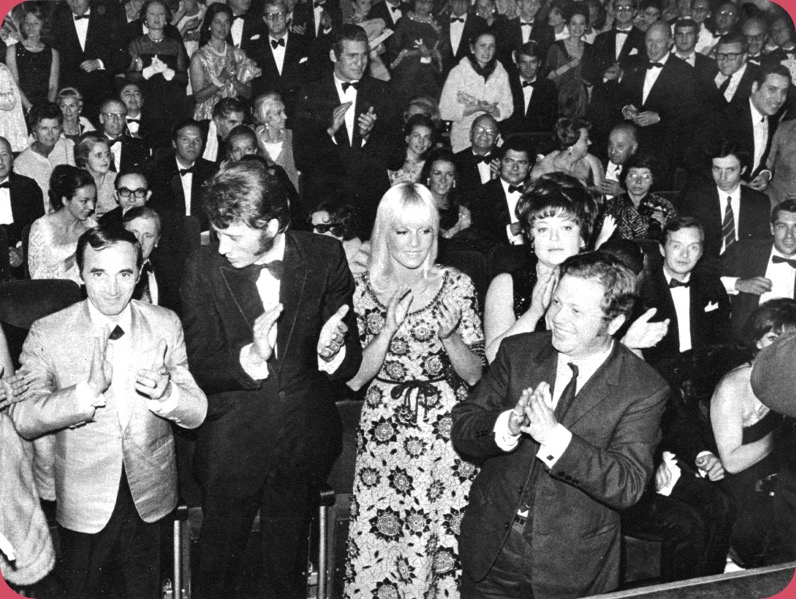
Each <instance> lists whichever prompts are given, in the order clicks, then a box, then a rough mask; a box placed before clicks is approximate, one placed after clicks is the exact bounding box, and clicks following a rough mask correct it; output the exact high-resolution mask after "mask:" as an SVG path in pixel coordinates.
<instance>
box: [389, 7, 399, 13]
mask: <svg viewBox="0 0 796 599" xmlns="http://www.w3.org/2000/svg"><path fill="white" fill-rule="evenodd" d="M390 11H391V12H401V7H400V6H391V7H390Z"/></svg>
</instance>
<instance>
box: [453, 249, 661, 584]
mask: <svg viewBox="0 0 796 599" xmlns="http://www.w3.org/2000/svg"><path fill="white" fill-rule="evenodd" d="M635 292H636V281H635V277H634V276H633V274H632V273H631V272H630V270H629V269H627V268H626V267H624V266H622V265H621V264H620V263H619V262H618V261H617V260H615V259H614V258H612V257H609V256H606V255H603V254H600V253H598V252H592V253H587V254H580V255H577V256H573V257H572V258H569V259H568V260H567V261H566V262H564V264H563V265H562V266H561V280H560V281H559V283H558V285H557V287H556V288H555V290H554V291H553V294H552V301H551V303H550V309H549V311H548V313H547V322H548V323H549V326H550V328H551V331H550V332H545V333H528V334H521V335H516V336H514V337H508V338H506V339H504V340H503V342H502V344H501V346H500V349H499V350H498V354H497V357H496V358H495V361H494V362H493V363H492V365H491V368H490V372H489V373H488V374H487V375H486V376H485V377H484V378H483V379H482V380H481V382H480V383H479V385H478V387H477V388H476V389H475V391H474V392H473V393H472V394H471V395H470V397H469V398H468V399H467V401H464V402H462V403H459V404H458V405H456V406H455V407H454V408H453V414H452V416H453V427H452V430H451V438H452V440H453V443H454V445H455V447H456V449H457V450H458V451H459V452H461V453H462V455H467V456H471V457H473V458H477V459H479V460H481V461H482V467H481V471H480V472H479V474H478V476H477V477H476V479H475V481H474V482H473V486H472V488H471V489H470V503H469V505H468V506H467V510H466V511H465V514H464V519H463V520H462V523H461V538H460V541H459V551H460V555H461V559H462V566H463V567H464V574H463V577H462V598H463V599H473V598H476V597H478V598H480V597H582V596H585V595H592V594H599V593H603V592H607V591H611V590H613V589H615V588H616V587H617V586H618V584H619V562H620V544H621V533H620V526H619V510H622V509H626V508H628V507H630V506H632V505H633V504H635V503H636V502H637V501H638V500H639V499H640V498H641V495H642V493H643V491H644V487H645V485H646V483H647V481H648V480H649V478H650V475H651V474H652V469H653V453H654V451H655V447H656V445H657V444H658V441H659V438H660V437H659V435H660V433H659V424H660V418H661V414H662V412H663V409H664V406H665V402H666V398H667V396H668V395H669V388H668V385H667V384H666V383H665V382H664V380H663V379H662V378H661V377H660V376H658V375H657V374H656V373H655V371H654V370H653V369H652V368H651V367H650V366H648V365H647V364H645V363H644V362H643V361H642V360H640V359H639V358H638V357H636V356H635V355H633V354H632V353H631V352H630V351H629V350H628V349H627V348H625V347H624V346H623V345H622V344H621V343H619V342H618V341H615V340H614V338H613V336H614V335H615V334H616V333H617V331H618V330H619V329H620V328H621V326H622V324H623V323H624V322H625V319H626V318H627V315H628V314H629V312H630V309H631V308H632V304H633V297H634V295H635Z"/></svg>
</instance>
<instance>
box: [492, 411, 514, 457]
mask: <svg viewBox="0 0 796 599" xmlns="http://www.w3.org/2000/svg"><path fill="white" fill-rule="evenodd" d="M511 412H512V410H506V411H505V412H503V413H502V414H501V415H500V416H498V417H497V420H495V426H494V428H493V429H492V431H493V432H494V433H495V443H496V444H497V446H498V447H500V449H502V450H503V451H505V452H509V451H514V449H516V448H517V445H518V444H519V442H520V435H512V434H511V431H510V430H509V418H510V417H511Z"/></svg>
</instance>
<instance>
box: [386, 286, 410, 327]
mask: <svg viewBox="0 0 796 599" xmlns="http://www.w3.org/2000/svg"><path fill="white" fill-rule="evenodd" d="M411 304H412V291H411V290H410V289H409V286H408V285H401V286H400V287H399V288H398V289H397V291H396V292H395V293H393V296H392V297H391V298H390V303H389V304H387V320H386V322H385V323H384V329H385V330H386V332H387V333H388V334H389V335H390V336H392V335H394V334H395V331H397V330H398V327H400V326H401V324H402V323H403V321H404V320H405V319H406V315H407V314H408V313H409V306H410V305H411Z"/></svg>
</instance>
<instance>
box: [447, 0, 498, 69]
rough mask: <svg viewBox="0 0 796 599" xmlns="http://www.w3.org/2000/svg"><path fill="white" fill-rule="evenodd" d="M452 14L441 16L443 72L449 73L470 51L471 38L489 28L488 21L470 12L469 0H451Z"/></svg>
mask: <svg viewBox="0 0 796 599" xmlns="http://www.w3.org/2000/svg"><path fill="white" fill-rule="evenodd" d="M450 5H451V13H450V16H445V17H442V18H441V21H442V22H441V23H440V39H441V40H442V43H441V44H440V49H441V52H442V72H443V74H444V75H447V74H448V73H449V72H450V70H451V69H452V68H453V67H455V66H456V65H457V64H459V61H460V60H461V59H462V58H464V57H465V56H467V53H468V52H469V51H470V40H472V39H473V38H474V37H476V36H477V35H478V34H480V33H481V32H482V31H484V30H485V29H486V28H487V24H486V21H484V20H483V19H482V18H481V17H479V16H478V15H476V14H475V13H471V12H469V8H470V3H469V2H468V1H467V0H451V3H450Z"/></svg>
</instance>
